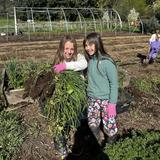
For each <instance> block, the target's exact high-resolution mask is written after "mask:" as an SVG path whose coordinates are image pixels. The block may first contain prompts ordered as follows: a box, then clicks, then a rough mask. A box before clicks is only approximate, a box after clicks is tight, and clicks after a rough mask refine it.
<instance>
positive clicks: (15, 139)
mask: <svg viewBox="0 0 160 160" xmlns="http://www.w3.org/2000/svg"><path fill="white" fill-rule="evenodd" d="M21 122H22V121H21V116H20V115H18V114H17V113H16V112H6V111H2V112H0V160H10V159H11V157H12V156H13V155H15V153H16V152H17V150H18V148H19V146H20V145H21V144H22V142H23V127H22V125H21Z"/></svg>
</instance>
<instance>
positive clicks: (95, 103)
mask: <svg viewBox="0 0 160 160" xmlns="http://www.w3.org/2000/svg"><path fill="white" fill-rule="evenodd" d="M88 105H89V107H88V125H89V128H90V129H91V131H92V132H93V134H94V135H95V136H96V137H97V134H98V132H99V130H100V123H101V120H102V123H103V131H104V132H105V133H106V134H107V135H108V136H109V137H111V136H113V135H115V134H116V133H117V125H116V121H115V117H113V118H108V113H107V107H108V100H100V99H93V98H91V97H89V98H88Z"/></svg>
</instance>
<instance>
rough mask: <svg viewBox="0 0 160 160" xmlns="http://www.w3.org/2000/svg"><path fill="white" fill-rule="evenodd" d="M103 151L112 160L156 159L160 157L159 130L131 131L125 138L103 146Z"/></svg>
mask: <svg viewBox="0 0 160 160" xmlns="http://www.w3.org/2000/svg"><path fill="white" fill-rule="evenodd" d="M105 153H106V154H107V155H108V156H109V158H110V159H112V160H123V159H124V160H138V159H141V160H158V159H160V132H159V131H156V132H155V131H150V132H147V131H143V132H141V131H138V132H135V131H132V132H131V135H130V136H128V137H126V138H125V139H124V138H123V139H120V140H119V141H118V142H117V143H116V144H113V145H109V144H107V145H106V147H105Z"/></svg>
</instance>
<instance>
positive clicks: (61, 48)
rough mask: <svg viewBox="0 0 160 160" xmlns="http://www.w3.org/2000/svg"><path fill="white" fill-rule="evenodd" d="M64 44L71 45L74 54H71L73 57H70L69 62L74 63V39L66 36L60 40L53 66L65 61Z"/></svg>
mask: <svg viewBox="0 0 160 160" xmlns="http://www.w3.org/2000/svg"><path fill="white" fill-rule="evenodd" d="M66 42H71V43H73V46H74V54H73V57H72V59H71V60H72V61H76V60H77V54H78V53H77V42H76V39H75V38H74V37H73V36H71V35H66V36H64V37H63V38H62V39H61V40H60V43H59V47H58V49H57V53H56V55H55V58H54V61H53V65H55V64H58V63H61V62H63V61H64V60H65V58H64V46H65V44H66Z"/></svg>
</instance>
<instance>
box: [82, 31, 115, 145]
mask: <svg viewBox="0 0 160 160" xmlns="http://www.w3.org/2000/svg"><path fill="white" fill-rule="evenodd" d="M83 46H84V50H85V53H86V56H87V58H88V73H87V79H88V86H87V94H88V104H89V107H88V125H89V127H90V129H91V131H92V132H93V134H94V136H95V137H96V139H97V141H98V143H99V144H100V145H101V143H102V136H101V134H102V133H105V134H107V136H108V140H109V141H110V142H112V140H114V137H115V135H116V133H117V125H116V120H115V117H116V103H117V98H118V77H117V67H116V64H115V62H114V60H113V59H112V58H111V56H110V55H109V54H108V53H107V52H106V51H105V49H104V46H103V42H102V39H101V36H100V35H99V34H98V33H96V32H93V33H90V34H88V35H87V36H86V37H85V39H84V41H83ZM101 122H102V124H103V132H102V131H101V128H100V124H101Z"/></svg>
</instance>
